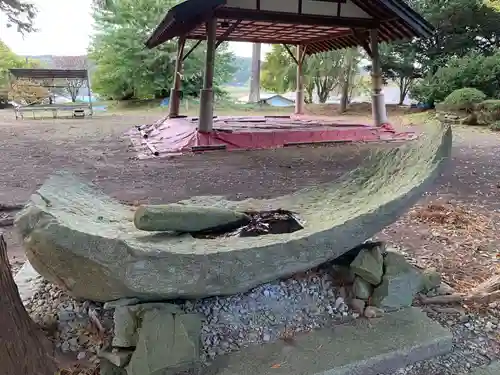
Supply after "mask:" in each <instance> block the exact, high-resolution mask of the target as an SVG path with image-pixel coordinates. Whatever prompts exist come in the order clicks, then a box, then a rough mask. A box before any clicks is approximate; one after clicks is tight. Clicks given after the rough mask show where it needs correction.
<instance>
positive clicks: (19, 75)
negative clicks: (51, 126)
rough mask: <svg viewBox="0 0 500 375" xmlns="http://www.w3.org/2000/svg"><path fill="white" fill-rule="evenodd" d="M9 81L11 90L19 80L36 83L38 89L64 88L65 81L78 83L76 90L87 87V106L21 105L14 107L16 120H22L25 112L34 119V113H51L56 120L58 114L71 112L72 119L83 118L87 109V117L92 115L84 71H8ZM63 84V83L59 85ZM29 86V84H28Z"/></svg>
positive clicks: (87, 82)
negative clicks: (29, 113) (30, 114)
mask: <svg viewBox="0 0 500 375" xmlns="http://www.w3.org/2000/svg"><path fill="white" fill-rule="evenodd" d="M9 74H10V77H9V81H10V86H11V88H15V87H16V85H17V84H18V83H19V80H23V81H24V84H26V81H28V82H29V81H33V82H37V83H38V84H37V85H34V86H39V87H46V88H49V89H50V88H66V87H67V81H68V80H69V81H75V82H79V83H78V85H77V88H76V89H78V90H79V88H80V87H81V86H83V85H84V84H85V85H86V86H87V90H88V104H84V103H71V104H69V105H58V104H50V105H25V106H23V105H21V106H19V107H14V112H15V115H16V119H18V118H24V115H23V114H24V113H25V112H31V113H32V114H33V118H35V112H40V113H42V112H51V113H52V116H53V117H54V118H56V117H57V116H58V113H59V112H71V113H72V116H73V117H82V116H83V117H84V116H85V113H84V110H85V109H88V111H89V115H90V116H92V115H93V108H92V99H91V96H92V95H91V91H90V78H89V73H88V71H87V70H85V69H38V68H33V69H9ZM61 82H63V83H61ZM28 85H29V84H28Z"/></svg>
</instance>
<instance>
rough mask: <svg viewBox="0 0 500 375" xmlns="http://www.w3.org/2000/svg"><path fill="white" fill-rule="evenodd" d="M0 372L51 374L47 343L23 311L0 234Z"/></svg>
mask: <svg viewBox="0 0 500 375" xmlns="http://www.w3.org/2000/svg"><path fill="white" fill-rule="evenodd" d="M0 293H1V297H0V322H2V329H1V330H0V369H1V373H2V375H28V374H29V375H54V374H55V373H56V371H57V366H56V362H55V359H54V357H53V355H52V354H53V350H52V349H51V347H52V345H51V343H50V341H49V340H48V339H47V338H46V337H45V335H44V334H43V332H42V331H41V330H40V329H39V328H38V327H37V326H36V324H35V323H34V322H33V321H32V320H31V318H30V317H29V315H28V313H27V312H26V310H25V308H24V306H23V303H22V301H21V297H19V292H18V290H17V285H16V284H15V282H14V278H13V277H12V273H11V271H10V264H9V260H8V257H7V245H6V244H5V240H4V238H3V235H1V234H0Z"/></svg>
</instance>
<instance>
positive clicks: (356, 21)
mask: <svg viewBox="0 0 500 375" xmlns="http://www.w3.org/2000/svg"><path fill="white" fill-rule="evenodd" d="M215 16H216V17H217V18H227V19H241V20H248V21H260V22H276V23H281V22H283V23H290V24H294V25H310V26H330V27H332V26H334V25H335V26H340V27H354V28H361V29H374V28H377V27H378V25H379V21H378V20H375V19H372V18H370V19H368V18H355V17H349V18H347V17H330V16H329V17H324V16H315V15H304V14H293V13H282V12H271V11H263V10H261V11H256V10H253V9H231V8H219V9H217V10H216V11H215Z"/></svg>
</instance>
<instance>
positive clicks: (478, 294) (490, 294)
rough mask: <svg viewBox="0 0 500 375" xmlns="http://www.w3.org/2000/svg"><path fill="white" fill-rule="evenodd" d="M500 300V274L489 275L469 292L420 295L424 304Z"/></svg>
mask: <svg viewBox="0 0 500 375" xmlns="http://www.w3.org/2000/svg"><path fill="white" fill-rule="evenodd" d="M497 300H500V275H495V276H492V277H490V278H489V279H488V280H486V281H484V282H482V283H481V284H479V285H478V286H477V287H475V288H474V289H473V290H472V291H471V292H470V293H468V294H465V293H454V294H450V295H447V296H435V297H421V298H420V301H421V302H422V303H423V304H424V305H431V304H435V305H438V304H448V303H471V302H472V303H479V304H490V303H492V302H494V301H497Z"/></svg>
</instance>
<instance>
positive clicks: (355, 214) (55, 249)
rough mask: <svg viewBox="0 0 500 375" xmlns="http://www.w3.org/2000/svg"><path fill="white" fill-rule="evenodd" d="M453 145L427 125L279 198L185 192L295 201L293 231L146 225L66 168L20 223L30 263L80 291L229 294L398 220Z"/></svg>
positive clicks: (91, 294) (291, 204)
mask: <svg viewBox="0 0 500 375" xmlns="http://www.w3.org/2000/svg"><path fill="white" fill-rule="evenodd" d="M451 145H452V132H451V129H450V128H449V127H432V128H431V127H428V129H426V131H425V134H424V135H423V136H421V137H420V138H419V139H418V140H417V141H412V142H409V143H406V144H404V145H401V146H399V147H395V148H391V149H383V150H380V151H377V152H374V154H373V155H372V156H371V157H370V158H369V160H366V161H365V163H364V164H363V165H362V166H361V167H359V168H357V169H356V170H354V171H352V172H350V173H347V174H346V175H345V176H344V177H342V178H341V179H339V180H337V181H335V182H331V183H326V184H322V185H318V186H314V187H309V188H306V189H302V190H299V191H297V192H295V193H294V194H290V195H286V196H282V197H279V198H276V199H266V200H258V199H248V200H244V201H227V200H225V199H224V198H223V197H215V196H209V197H193V198H192V199H190V200H188V201H183V202H182V203H184V204H196V205H202V206H219V207H227V208H231V209H234V210H238V211H249V210H257V211H258V210H268V209H280V208H281V209H286V210H290V211H293V212H296V213H297V214H298V216H299V217H300V218H301V219H302V220H303V221H304V228H303V229H301V230H298V231H296V232H293V233H286V234H268V235H263V236H258V237H217V238H213V239H206V238H203V239H202V238H195V237H193V236H191V235H190V234H176V233H165V232H161V233H160V232H144V231H140V230H138V229H136V228H135V227H134V224H133V214H134V212H133V209H132V208H131V207H129V206H125V205H122V204H120V203H119V202H118V201H117V200H115V199H113V198H111V197H109V196H107V195H105V194H104V193H102V192H101V191H100V190H99V189H97V188H96V187H94V186H92V185H91V184H87V183H85V182H83V181H81V180H79V179H78V178H76V177H75V176H73V175H72V174H71V173H68V172H61V173H57V174H55V175H53V176H52V177H50V178H49V179H48V180H47V181H46V182H45V184H44V185H43V186H42V187H40V189H39V190H38V191H37V192H36V193H35V194H33V196H32V197H31V199H30V202H29V203H28V204H27V205H26V207H25V208H24V209H23V211H21V212H20V213H19V215H18V216H17V218H16V221H15V225H16V227H17V229H18V230H19V232H20V234H21V236H22V238H23V241H24V245H25V249H26V254H27V256H28V259H29V261H30V262H31V264H32V265H33V267H34V268H35V269H36V270H37V271H38V272H39V273H40V274H41V275H42V276H44V277H45V278H46V279H48V280H49V281H51V282H53V283H56V284H58V285H60V286H62V287H63V288H65V289H66V290H68V291H69V293H70V294H72V295H73V296H75V297H79V298H85V299H90V300H95V301H109V300H115V299H119V298H125V297H137V298H140V299H143V300H160V299H174V298H201V297H207V296H213V295H229V294H234V293H238V292H244V291H247V290H249V289H251V288H252V287H255V286H256V285H259V284H261V283H264V282H267V281H271V280H274V279H277V278H281V277H287V276H290V275H292V274H294V273H297V272H301V271H305V270H308V269H310V268H312V267H315V266H317V265H319V264H321V263H324V262H326V261H328V260H331V259H334V258H336V257H338V256H340V255H342V254H343V253H345V252H346V251H348V250H349V249H351V248H353V247H355V246H357V245H358V244H360V243H361V242H363V241H365V240H366V239H368V238H370V237H372V236H373V235H375V234H376V233H378V232H379V231H380V230H382V229H383V228H384V227H386V226H388V225H390V224H391V223H393V222H394V221H396V220H397V219H398V218H399V217H400V216H401V215H403V214H404V213H405V212H406V211H407V210H408V209H409V208H410V207H411V206H412V205H413V204H415V203H416V202H417V200H418V199H419V198H420V197H421V195H422V194H423V193H424V192H425V191H426V190H427V189H429V187H430V186H431V185H432V183H433V181H434V180H435V178H436V177H437V176H438V175H439V173H440V172H441V171H442V169H443V166H444V165H445V162H446V159H447V158H448V157H449V156H450V152H451Z"/></svg>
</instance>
